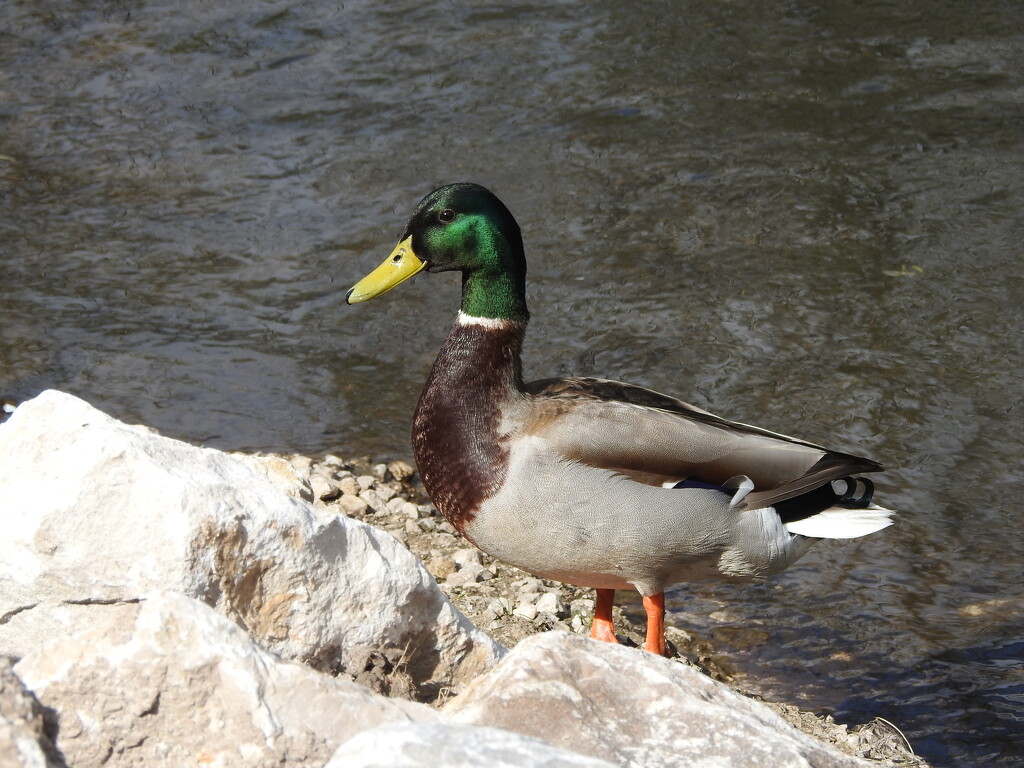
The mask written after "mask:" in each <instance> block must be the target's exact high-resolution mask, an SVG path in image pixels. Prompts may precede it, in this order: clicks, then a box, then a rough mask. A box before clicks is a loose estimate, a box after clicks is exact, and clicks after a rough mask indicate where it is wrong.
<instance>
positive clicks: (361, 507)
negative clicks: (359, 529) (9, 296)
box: [337, 494, 370, 517]
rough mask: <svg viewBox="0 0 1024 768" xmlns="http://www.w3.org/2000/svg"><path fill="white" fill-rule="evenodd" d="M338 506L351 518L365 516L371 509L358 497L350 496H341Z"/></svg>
mask: <svg viewBox="0 0 1024 768" xmlns="http://www.w3.org/2000/svg"><path fill="white" fill-rule="evenodd" d="M337 504H338V506H339V507H341V511H342V512H344V513H345V514H346V515H348V516H349V517H355V516H357V515H362V514H365V512H366V510H367V509H369V508H370V505H369V504H367V503H366V502H365V501H363V500H362V499H360V498H359V497H358V496H349V495H348V494H345V495H344V496H340V497H339V498H338V501H337Z"/></svg>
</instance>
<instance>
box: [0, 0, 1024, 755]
mask: <svg viewBox="0 0 1024 768" xmlns="http://www.w3.org/2000/svg"><path fill="white" fill-rule="evenodd" d="M1022 19H1024V14H1022V13H1021V6H1020V4H1019V3H1014V2H1001V1H1000V0H983V1H982V2H980V3H972V4H968V3H955V2H930V3H929V2H923V1H921V0H915V1H911V0H907V1H906V2H895V1H893V2H861V3H854V2H851V1H850V0H839V2H828V3H825V2H820V3H814V2H804V1H801V0H797V1H795V2H786V3H767V2H759V1H757V0H752V1H750V2H744V3H737V2H722V3H694V2H670V3H654V2H649V3H638V2H628V1H622V0H620V1H619V2H614V3H612V2H596V3H582V2H569V1H566V2H554V3H543V4H541V3H537V4H531V3H510V4H509V3H506V4H494V5H486V4H460V3H454V2H440V1H438V2H416V3H413V2H392V3H378V2H369V0H362V1H357V2H345V3H325V2H271V1H269V0H264V1H263V2H258V1H256V2H254V1H252V0H249V1H247V2H222V3H208V2H200V1H199V0H186V2H174V3H171V2H167V0H159V1H157V0H154V1H153V2H141V0H140V1H139V2H100V1H99V0H93V2H75V1H74V0H72V1H70V2H69V1H67V0H59V1H58V0H38V1H34V2H27V1H26V2H19V1H18V0H6V1H5V2H4V3H2V4H0V155H2V157H0V258H2V271H0V396H4V397H8V398H13V399H24V398H27V397H30V396H32V395H33V394H35V393H36V392H37V391H39V390H40V389H42V388H45V387H58V388H61V389H64V390H67V391H70V392H73V393H75V394H78V395H80V396H82V397H85V398H87V399H88V400H90V401H91V402H93V403H95V404H96V405H98V406H99V407H101V408H104V409H106V410H107V411H109V412H111V413H113V414H114V415H116V416H118V417H120V418H123V419H126V420H130V421H141V422H145V423H147V424H149V425H151V426H154V427H156V428H158V429H160V430H161V431H163V432H165V433H167V434H170V435H173V436H177V437H181V438H184V439H186V440H190V441H193V442H205V443H208V444H211V445H216V446H220V447H225V448H248V449H260V450H270V451H304V452H310V453H322V452H326V451H331V452H339V453H347V454H358V453H362V454H369V455H374V456H408V455H409V454H410V448H409V445H408V437H407V432H408V424H409V416H410V413H411V410H412V407H413V404H414V402H415V398H416V395H417V393H418V391H419V387H420V385H421V383H422V381H423V378H424V376H425V373H426V370H427V368H428V366H429V364H430V362H431V360H432V359H433V355H434V353H435V352H436V349H437V347H438V345H439V343H440V340H441V338H442V337H443V334H444V333H445V331H446V329H447V326H448V324H449V323H450V320H451V317H452V315H453V314H454V311H455V304H456V301H457V287H456V283H455V281H456V278H454V277H451V276H440V277H429V278H419V279H417V280H416V281H415V283H413V284H409V285H405V286H403V287H402V288H401V289H400V290H399V291H398V292H396V293H395V294H392V295H390V296H388V297H387V298H386V299H381V300H378V301H376V302H371V303H370V304H366V305H361V306H359V307H357V308H349V307H346V306H344V303H343V295H344V290H345V289H346V288H347V287H348V286H349V285H351V283H353V282H354V281H355V280H356V279H357V278H358V277H360V276H361V275H362V274H363V273H364V272H365V271H367V270H368V269H369V268H370V267H371V266H374V265H376V264H377V263H378V262H379V261H380V260H381V259H383V257H384V256H385V255H386V254H387V253H388V252H389V250H390V248H391V247H392V245H393V244H394V241H395V239H396V237H397V236H398V234H400V232H401V230H402V228H403V226H404V222H405V219H406V217H407V216H408V215H409V213H410V212H411V210H412V207H413V206H414V205H415V203H416V202H417V201H418V200H419V198H420V197H421V196H422V195H423V194H425V193H426V192H427V191H429V190H430V189H431V188H432V187H434V186H436V185H438V184H441V183H445V182H449V181H455V180H475V181H479V182H482V183H485V184H487V185H489V186H491V187H492V188H494V189H495V190H496V191H497V192H498V193H499V194H500V195H501V196H502V197H503V199H505V201H506V202H507V203H508V204H509V206H510V207H511V209H512V210H513V211H514V212H515V214H516V215H517V217H518V218H519V220H520V223H521V224H522V226H523V229H524V233H525V238H526V244H527V251H528V256H529V257H530V259H531V261H530V278H531V288H530V298H531V302H532V309H533V312H534V322H533V326H532V332H531V336H530V338H529V339H528V342H527V352H526V366H527V370H528V373H529V374H530V375H532V376H535V377H538V378H539V377H542V376H551V375H557V374H564V373H577V374H595V375H600V376H606V377H610V378H619V379H625V380H628V381H633V382H636V383H640V384H645V385H648V386H651V387H654V388H656V389H659V390H662V391H666V392H669V393H672V394H677V395H680V396H682V397H684V398H686V399H689V400H691V401H693V402H695V403H696V404H698V405H702V406H705V407H708V408H710V409H712V410H714V411H716V412H719V413H722V414H723V415H726V416H730V417H733V418H737V419H740V420H743V421H747V422H754V423H757V424H760V425H762V426H765V427H768V428H772V429H776V430H779V431H783V432H787V433H792V434H798V435H800V436H802V437H804V438H807V439H810V440H814V441H819V442H825V443H827V444H829V445H832V446H834V447H836V448H840V449H846V450H850V451H854V452H862V453H865V454H867V455H870V456H873V457H875V458H878V459H880V460H882V461H883V462H884V463H885V464H886V465H887V466H889V467H890V468H891V469H890V471H889V472H888V473H887V474H886V475H885V476H884V478H883V479H882V480H881V481H880V482H879V490H880V493H881V495H882V496H883V497H884V499H885V501H886V502H887V503H888V504H889V505H890V506H894V507H897V508H898V509H900V510H901V511H902V512H903V514H902V516H901V518H900V521H899V524H898V526H897V527H895V528H893V529H890V530H888V531H886V532H885V533H884V534H881V535H878V536H873V537H869V538H867V539H864V540H858V541H855V542H850V543H848V544H845V545H843V544H828V545H822V546H819V547H818V548H817V549H816V550H815V551H813V552H812V553H811V554H810V555H809V556H808V557H807V558H806V559H805V560H804V561H802V562H801V564H799V565H798V566H797V567H795V568H793V569H792V570H791V571H789V572H787V574H786V575H784V576H783V577H781V578H779V579H777V580H776V581H773V582H772V583H770V584H768V585H765V586H761V587H736V588H734V587H732V586H728V585H727V586H722V585H713V584H712V585H690V586H684V587H681V588H679V589H678V590H677V592H676V593H675V594H674V595H672V596H671V598H670V607H671V608H672V609H673V611H674V612H675V616H674V620H675V621H676V623H678V624H679V625H680V626H687V627H692V628H693V629H695V630H697V631H698V632H701V633H703V634H706V635H707V636H709V637H711V638H712V639H713V640H714V641H715V642H716V643H717V644H718V645H719V646H720V647H721V648H723V649H725V650H727V651H728V652H730V653H731V654H732V656H733V658H734V659H735V661H736V663H737V664H738V665H739V666H740V667H741V668H742V669H743V670H744V671H745V672H746V673H747V675H748V676H749V678H750V679H751V680H752V681H756V683H757V684H758V685H759V686H760V687H761V688H762V689H763V690H764V691H765V692H766V693H768V694H769V695H775V696H779V697H782V698H784V699H785V700H788V701H792V702H794V703H799V704H801V705H803V706H807V707H814V708H819V709H821V710H824V711H830V712H833V713H835V714H836V716H837V717H838V718H839V719H840V720H844V721H850V722H854V721H857V722H859V721H862V720H865V719H868V718H870V717H872V716H874V715H876V714H877V715H882V716H884V717H886V718H888V719H890V720H892V721H894V722H896V723H897V724H898V725H899V726H900V727H901V728H902V729H903V730H904V731H905V732H906V733H907V735H908V737H909V738H910V740H911V741H912V743H913V744H914V746H915V748H916V749H917V751H918V752H920V753H922V754H925V755H926V756H927V757H928V758H929V759H930V760H931V761H933V762H934V764H936V765H939V766H953V765H956V766H963V765H972V766H983V765H985V766H987V765H992V766H1010V765H1024V727H1022V726H1024V714H1022V710H1024V660H1022V659H1024V630H1022V623H1024V525H1022V523H1024V520H1022V518H1024V504H1022V503H1021V501H1020V487H1021V479H1022V478H1021V474H1022V471H1021V464H1022V458H1024V450H1022V439H1021V422H1022V418H1021V417H1022V405H1021V404H1022V400H1024V383H1022V380H1021V370H1022V369H1024V342H1022V333H1021V331H1022V326H1024V323H1022V319H1024V318H1022V304H1024V267H1022V258H1021V256H1022V254H1021V251H1022V246H1021V243H1022V239H1024V238H1022V235H1024V226H1022V219H1024V213H1022V212H1024V21H1022Z"/></svg>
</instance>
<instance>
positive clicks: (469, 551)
mask: <svg viewBox="0 0 1024 768" xmlns="http://www.w3.org/2000/svg"><path fill="white" fill-rule="evenodd" d="M452 559H453V560H454V561H455V563H456V565H458V566H459V567H460V568H465V567H466V566H467V565H469V564H470V563H472V564H474V565H483V563H484V560H483V557H482V556H481V554H480V550H479V549H476V548H473V547H467V548H465V549H457V550H455V553H454V554H453V555H452Z"/></svg>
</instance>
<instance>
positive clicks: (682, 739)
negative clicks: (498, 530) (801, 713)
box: [445, 632, 870, 768]
mask: <svg viewBox="0 0 1024 768" xmlns="http://www.w3.org/2000/svg"><path fill="white" fill-rule="evenodd" d="M625 701H628V702H629V705H628V706H625V705H624V702H625ZM445 712H446V714H448V715H450V716H451V717H452V718H453V719H454V720H456V721H458V722H462V723H467V724H479V725H488V726H494V727H498V728H504V729H508V730H510V731H517V732H519V733H521V734H524V735H526V736H532V737H534V738H538V739H542V740H544V741H546V742H548V743H550V744H552V745H554V746H557V747H561V748H563V749H567V750H570V751H572V752H577V753H580V754H583V755H591V756H593V757H597V758H601V759H605V760H609V761H611V762H612V763H614V764H616V765H619V766H629V767H630V768H669V767H670V766H672V767H678V766H701V768H765V766H771V767H772V768H865V767H866V766H868V765H870V764H869V763H867V762H866V761H863V760H860V759H858V758H854V757H850V756H848V755H844V754H842V753H841V752H839V751H837V750H835V749H834V748H832V747H830V746H828V745H825V744H823V743H822V742H819V741H817V740H816V739H813V738H811V737H810V736H807V735H806V734H803V733H800V732H798V731H797V730H795V729H794V728H793V727H792V726H790V725H789V724H787V723H786V722H784V721H783V720H782V719H781V718H780V717H779V716H778V715H776V714H775V713H774V712H772V711H771V710H769V709H768V708H767V707H765V706H764V705H762V704H760V703H759V702H756V701H753V700H751V699H748V698H745V697H743V696H741V695H739V694H738V693H736V692H735V691H733V690H732V689H730V688H728V687H726V686H725V685H723V684H721V683H719V682H717V681H715V680H712V679H711V678H709V677H706V676H704V675H702V674H701V673H700V672H698V671H697V670H695V669H692V668H690V667H686V666H684V665H682V664H679V663H676V662H673V661H670V660H668V659H662V658H657V657H655V656H652V655H651V654H647V653H638V652H637V651H635V650H633V649H630V648H625V647H622V646H618V645H611V644H608V643H598V642H595V641H592V640H588V639H585V638H582V637H579V636H578V635H574V634H570V633H568V632H549V633H546V634H541V635H535V636H533V637H531V638H528V639H526V640H523V641H522V642H521V643H519V644H518V645H517V646H516V647H515V648H514V649H513V650H512V651H510V652H509V654H508V656H506V657H505V658H504V659H503V660H502V662H501V663H500V664H498V666H497V667H495V668H494V669H493V670H491V671H490V672H488V673H487V674H485V675H482V676H481V677H479V678H477V679H476V680H475V681H474V682H473V683H472V684H471V685H470V686H469V688H468V689H467V690H466V691H465V692H464V693H463V694H462V695H461V696H460V697H459V698H457V699H455V700H454V701H453V702H451V704H449V705H448V706H446V707H445Z"/></svg>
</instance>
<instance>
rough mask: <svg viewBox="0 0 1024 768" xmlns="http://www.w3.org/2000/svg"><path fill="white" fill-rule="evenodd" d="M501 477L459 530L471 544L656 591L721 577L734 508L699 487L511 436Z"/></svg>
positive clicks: (538, 565)
mask: <svg viewBox="0 0 1024 768" xmlns="http://www.w3.org/2000/svg"><path fill="white" fill-rule="evenodd" d="M510 459H511V461H510V466H509V471H508V475H507V480H506V482H505V483H504V485H503V486H502V488H501V490H499V491H498V493H497V494H495V495H494V496H492V497H490V498H488V499H486V500H485V501H484V502H483V503H482V504H481V507H480V509H479V510H478V511H477V513H476V515H475V516H474V519H473V520H472V522H470V523H469V524H468V525H467V526H466V529H465V530H466V533H467V534H468V535H469V536H470V537H471V538H472V539H473V540H474V542H475V543H476V545H477V546H478V547H480V549H482V550H484V551H485V552H487V553H488V554H490V555H493V556H494V557H497V558H498V559H500V560H503V561H504V562H506V563H509V564H510V565H514V566H516V567H519V568H522V569H523V570H525V571H527V572H529V573H532V574H534V575H536V576H540V577H543V578H551V579H556V580H558V581H564V582H567V583H570V584H576V585H579V586H585V587H597V588H604V589H628V588H634V587H635V588H636V589H638V590H639V591H640V592H641V593H642V594H655V593H657V592H661V591H663V590H664V588H665V586H667V585H668V584H672V583H675V582H679V581H691V580H698V579H706V578H721V577H722V575H723V574H722V572H721V570H720V561H721V559H722V556H723V554H724V553H726V552H728V551H729V549H730V540H731V536H732V533H733V529H734V526H735V522H736V513H735V512H734V511H733V510H732V509H731V508H730V507H729V504H728V496H726V495H725V494H722V493H719V492H717V491H713V490H706V489H698V488H694V489H666V488H660V487H657V486H649V485H644V484H642V483H638V482H635V481H633V480H630V479H629V478H626V477H623V476H621V475H617V474H615V473H613V472H610V471H607V470H602V469H597V468H594V467H590V466H587V465H583V464H579V463H575V462H567V461H563V460H561V459H559V458H558V456H557V455H556V454H555V453H554V452H553V451H551V450H550V449H549V448H548V446H547V444H546V443H545V442H544V441H543V440H541V439H539V438H527V439H522V440H519V441H517V443H516V444H515V445H514V446H513V449H512V454H511V457H510Z"/></svg>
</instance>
